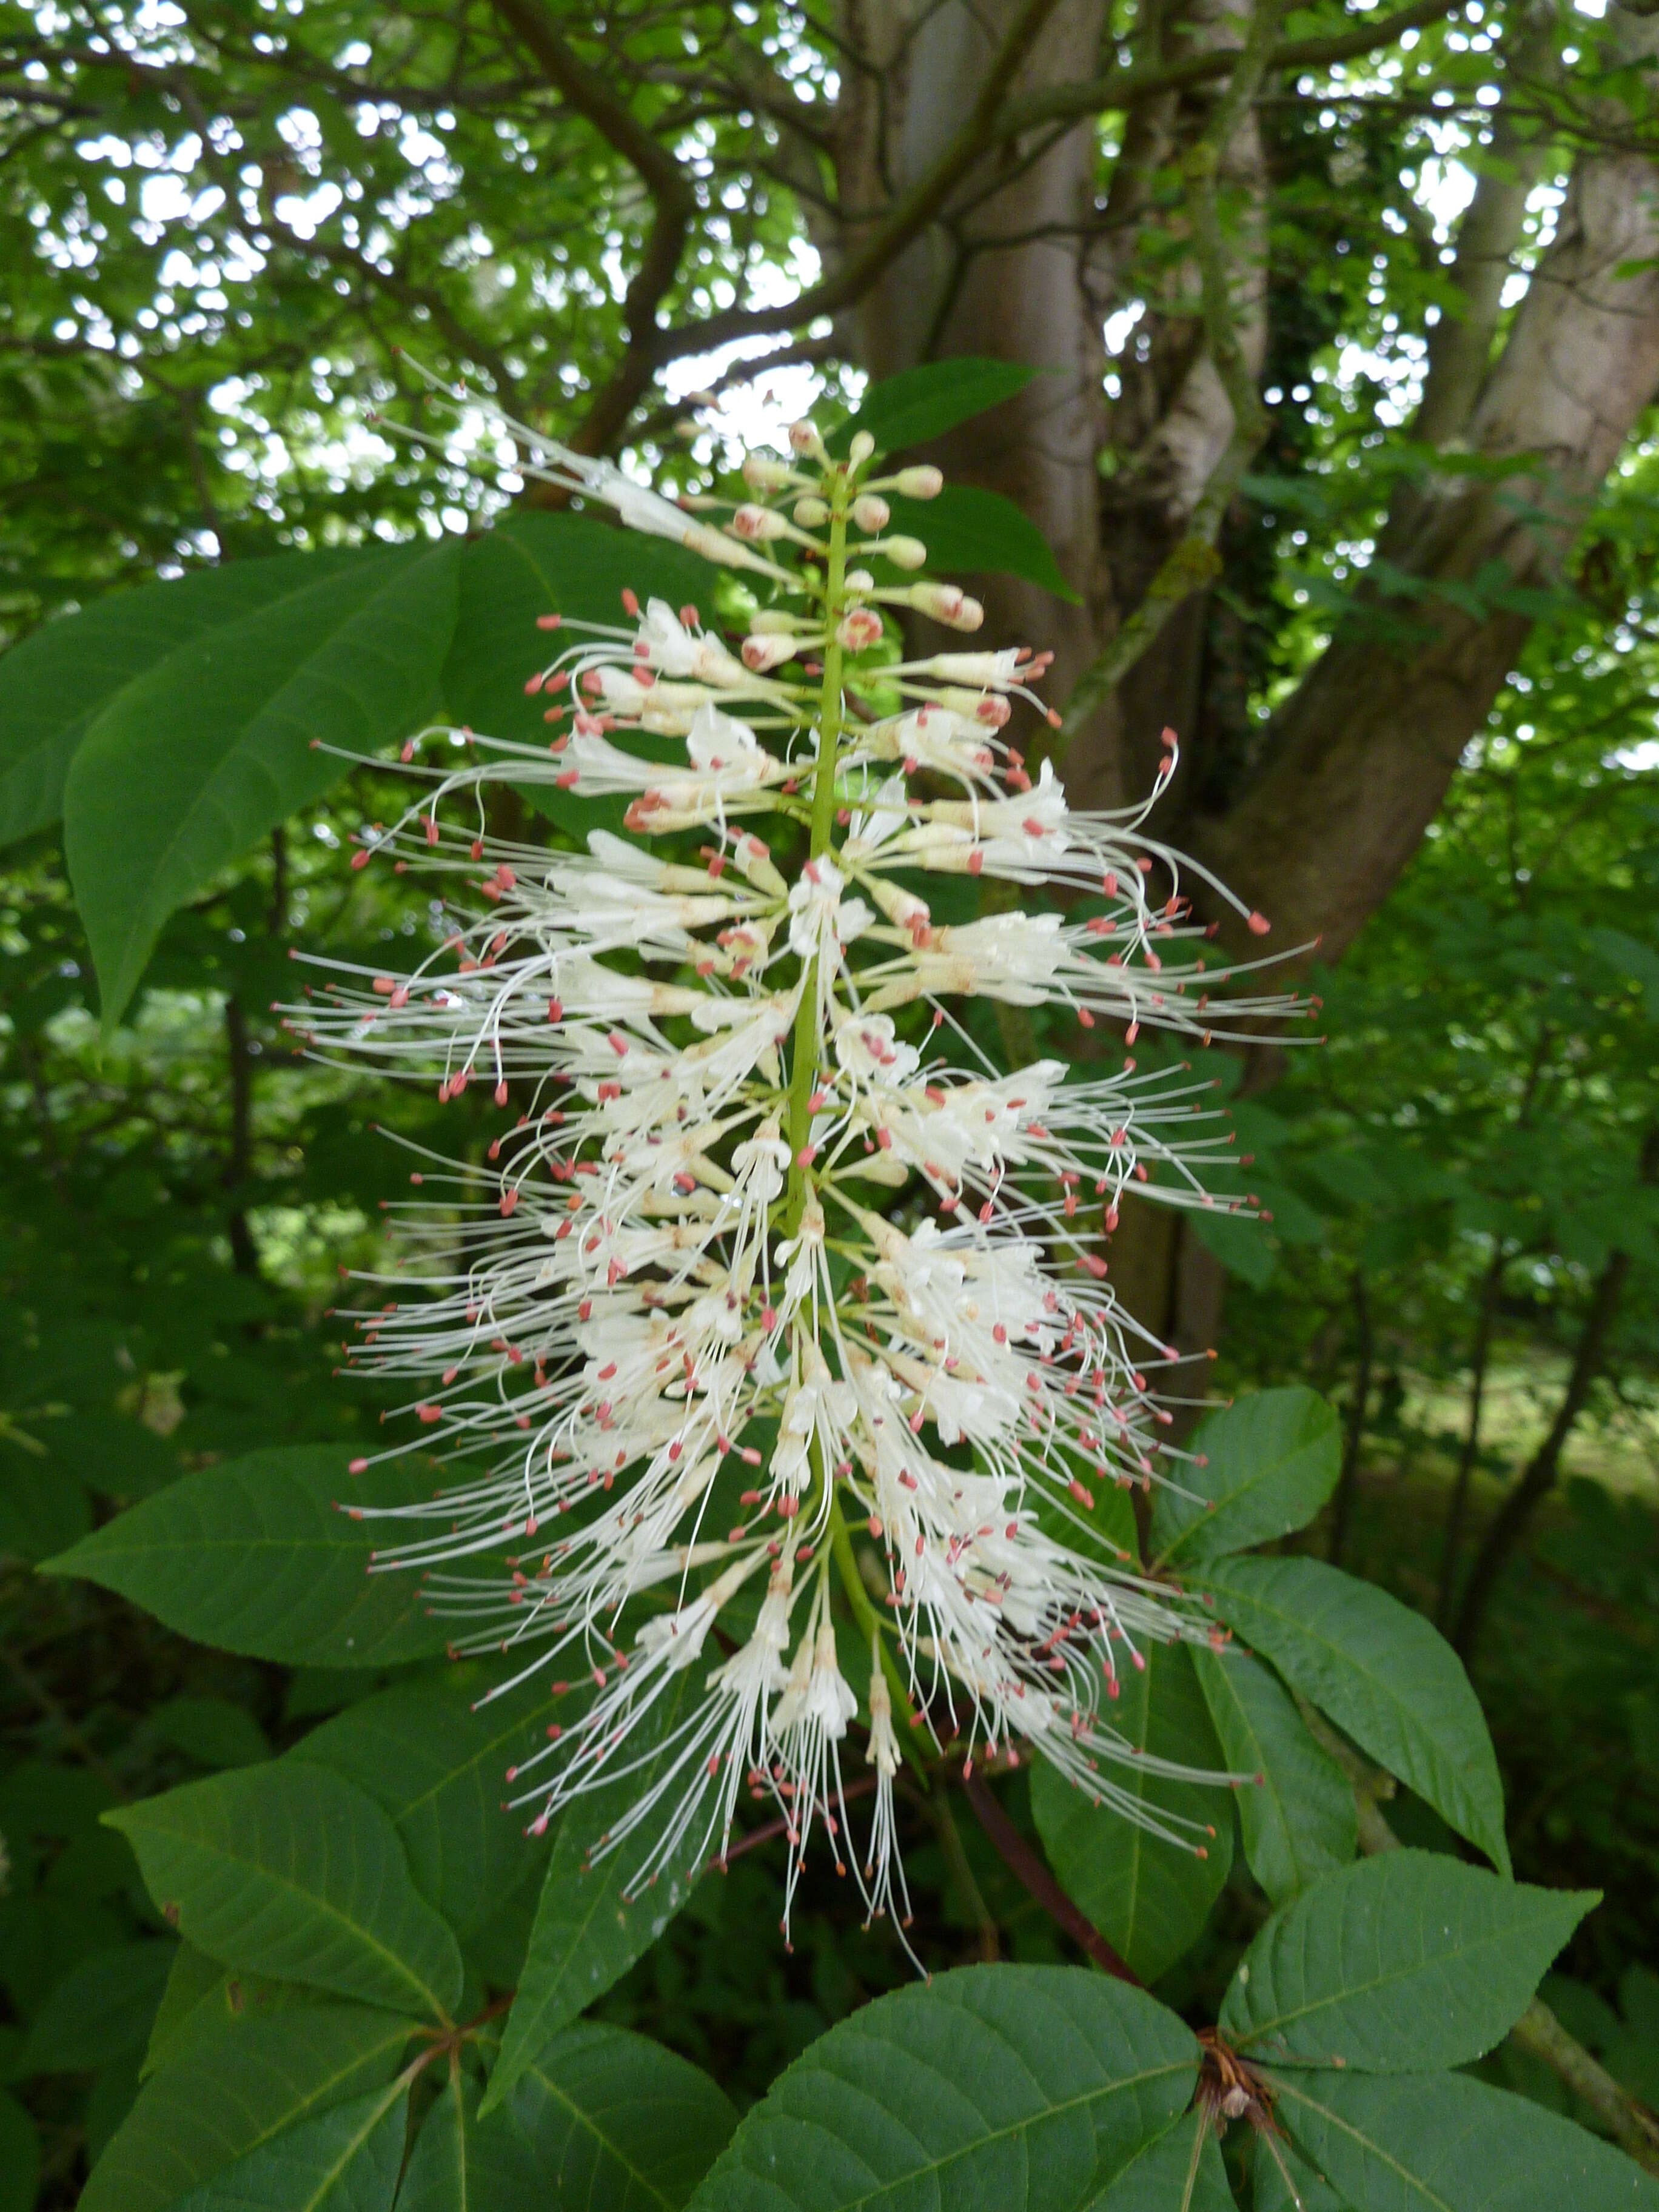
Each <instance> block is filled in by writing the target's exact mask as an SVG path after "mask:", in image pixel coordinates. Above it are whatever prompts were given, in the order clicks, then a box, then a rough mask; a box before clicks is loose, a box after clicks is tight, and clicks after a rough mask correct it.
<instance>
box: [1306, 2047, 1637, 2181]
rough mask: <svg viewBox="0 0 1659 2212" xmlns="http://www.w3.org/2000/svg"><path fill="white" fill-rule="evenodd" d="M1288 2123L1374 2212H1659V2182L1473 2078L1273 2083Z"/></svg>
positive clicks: (1347, 2077)
mask: <svg viewBox="0 0 1659 2212" xmlns="http://www.w3.org/2000/svg"><path fill="white" fill-rule="evenodd" d="M1273 2084H1274V2087H1276V2088H1277V2089H1278V2091H1279V2101H1278V2104H1277V2106H1276V2107H1275V2110H1276V2112H1277V2115H1278V2118H1279V2121H1280V2122H1281V2124H1284V2125H1285V2126H1286V2127H1288V2128H1289V2130H1290V2131H1291V2136H1293V2137H1294V2138H1295V2140H1296V2142H1297V2144H1298V2145H1299V2146H1300V2148H1302V2149H1303V2150H1304V2152H1305V2154H1307V2156H1308V2158H1309V2159H1310V2160H1311V2162H1312V2163H1313V2164H1314V2165H1315V2166H1316V2167H1317V2168H1318V2169H1319V2171H1320V2172H1322V2173H1323V2174H1324V2175H1325V2176H1326V2177H1327V2179H1328V2180H1329V2181H1330V2182H1331V2183H1332V2184H1333V2185H1334V2187H1335V2189H1336V2190H1337V2191H1338V2193H1339V2194H1340V2196H1342V2197H1345V2198H1346V2200H1347V2202H1348V2203H1350V2204H1354V2205H1359V2206H1363V2207H1364V2212H1656V2208H1659V2182H1656V2181H1654V2180H1653V2179H1650V2176H1649V2175H1647V2174H1645V2173H1644V2172H1643V2171H1642V2169H1641V2168H1640V2166H1637V2165H1636V2164H1635V2163H1634V2162H1633V2160H1630V2159H1628V2158H1626V2157H1625V2156H1624V2154H1622V2153H1621V2152H1620V2151H1616V2150H1613V2148H1611V2147H1610V2146H1609V2145H1608V2144H1607V2143H1604V2142H1598V2141H1597V2140H1596V2138H1595V2136H1592V2135H1589V2134H1587V2133H1586V2132H1585V2131H1584V2130H1583V2128H1576V2127H1574V2126H1573V2124H1572V2123H1571V2121H1570V2120H1564V2119H1560V2118H1558V2117H1557V2116H1556V2115H1555V2114H1554V2113H1553V2112H1546V2111H1545V2110H1544V2109H1543V2107H1542V2106H1539V2105H1534V2104H1531V2103H1529V2102H1528V2100H1526V2099H1525V2098H1523V2097H1512V2096H1510V2094H1509V2093H1508V2092H1507V2091H1506V2090H1503V2089H1492V2088H1489V2087H1487V2086H1486V2083H1485V2082H1484V2081H1472V2080H1471V2079H1470V2078H1469V2076H1468V2075H1466V2074H1417V2075H1412V2074H1407V2075H1382V2076H1379V2075H1367V2074H1328V2075H1288V2074H1287V2075H1274V2076H1273Z"/></svg>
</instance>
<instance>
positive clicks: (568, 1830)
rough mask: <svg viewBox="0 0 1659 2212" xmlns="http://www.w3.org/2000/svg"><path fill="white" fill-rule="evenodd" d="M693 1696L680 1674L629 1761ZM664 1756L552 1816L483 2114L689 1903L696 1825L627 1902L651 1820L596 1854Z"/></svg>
mask: <svg viewBox="0 0 1659 2212" xmlns="http://www.w3.org/2000/svg"><path fill="white" fill-rule="evenodd" d="M695 1699H696V1682H695V1681H694V1680H692V1678H691V1676H690V1674H687V1673H685V1672H684V1671H683V1672H682V1673H681V1674H679V1675H678V1677H677V1678H676V1680H675V1685H674V1687H673V1688H672V1689H671V1690H670V1691H668V1692H665V1695H664V1696H663V1698H662V1699H661V1700H660V1702H659V1705H658V1706H657V1707H656V1709H655V1711H653V1714H652V1716H651V1717H650V1718H649V1719H648V1720H647V1721H646V1722H645V1723H641V1729H640V1732H639V1735H638V1737H637V1739H636V1740H635V1741H633V1742H631V1743H630V1746H629V1750H630V1753H631V1754H632V1753H645V1752H646V1751H647V1734H646V1731H647V1729H648V1730H649V1731H650V1738H649V1741H662V1739H663V1738H665V1737H666V1736H669V1735H671V1731H672V1729H673V1728H674V1726H675V1723H676V1722H677V1721H678V1718H679V1717H680V1713H681V1711H682V1709H683V1707H684V1705H685V1704H686V1703H687V1702H688V1701H691V1700H695ZM672 1756H673V1753H672V1748H671V1747H670V1748H669V1749H668V1750H665V1751H664V1752H662V1753H659V1755H658V1757H657V1759H656V1760H655V1761H653V1762H650V1763H647V1765H644V1766H643V1767H642V1768H641V1769H640V1770H639V1771H635V1772H632V1773H629V1774H624V1775H623V1777H622V1778H620V1779H619V1780H617V1781H616V1782H613V1783H611V1784H609V1785H608V1786H607V1787H605V1788H603V1789H599V1790H594V1791H593V1792H592V1795H591V1796H582V1797H579V1798H578V1799H577V1800H576V1801H575V1802H574V1804H573V1805H572V1806H570V1807H569V1808H568V1810H567V1811H566V1812H565V1813H564V1814H562V1816H561V1818H560V1821H559V1826H558V1831H557V1834H556V1838H555V1841H554V1845H553V1857H552V1859H551V1861H550V1863H549V1866H548V1869H547V1879H546V1881H544V1883H543V1885H542V1893H541V1898H540V1901H539V1902H538V1905H537V1907H536V1918H535V1923H534V1925H533V1926H532V1929H531V1931H530V1948H529V1953H528V1954H527V1956H526V1960H525V1963H524V1971H523V1972H522V1973H521V1975H520V1979H519V1993H518V1996H517V1997H516V1998H515V2000H514V2002H513V2009H512V2011H511V2012H510V2013H509V2014H508V2015H507V2033H506V2034H505V2035H504V2037H503V2038H502V2039H501V2056H500V2057H499V2058H498V2059H497V2060H496V2062H495V2070H494V2072H493V2073H492V2074H491V2075H490V2077H489V2090H488V2092H487V2093H486V2095H485V2097H484V2101H483V2110H484V2112H486V2113H489V2112H493V2111H495V2108H496V2107H497V2106H499V2105H500V2104H501V2102H502V2101H503V2100H504V2099H505V2098H506V2097H507V2094H508V2093H509V2092H510V2091H511V2090H512V2088H513V2086H514V2084H515V2083H516V2082H517V2081H519V2080H520V2078H521V2077H522V2075H524V2074H525V2072H526V2069H528V2068H529V2066H530V2065H531V2063H532V2061H533V2060H534V2059H535V2058H536V2057H538V2054H539V2053H540V2052H541V2051H543V2050H544V2049H545V2047H546V2045H548V2044H549V2042H550V2040H551V2039H552V2038H553V2037H554V2036H555V2035H556V2034H557V2033H559V2031H560V2030H561V2029H562V2028H563V2027H567V2026H568V2023H569V2022H570V2021H573V2020H574V2019H575V2018H576V2017H577V2015H579V2014H580V2013H583V2012H586V2009H587V2008H588V2006H589V2005H591V2004H592V2003H593V2002H595V2000H596V1999H597V1998H599V1997H601V1996H604V1995H605V1991H606V1990H608V1989H610V1988H611V1986H612V1984H614V1983H616V1982H617V1981H618V1980H619V1979H620V1978H621V1977H622V1976H623V1974H625V1973H626V1972H628V1969H629V1967H630V1966H632V1965H633V1963H634V1961H635V1959H637V1958H638V1957H640V1955H641V1953H643V1952H645V1951H647V1950H648V1949H649V1948H650V1947H651V1946H652V1944H653V1943H654V1942H656V1940H657V1938H658V1936H660V1935H661V1933H662V1931H663V1929H665V1927H666V1926H667V1925H668V1923H669V1922H670V1921H671V1919H672V1918H673V1917H674V1915H675V1914H676V1913H677V1912H678V1911H679V1909H680V1907H681V1906H682V1905H684V1903H685V1900H686V1899H687V1898H688V1897H689V1896H690V1894H691V1889H692V1885H693V1884H694V1883H695V1882H696V1879H697V1877H698V1875H700V1874H701V1873H702V1871H703V1866H702V1830H703V1822H702V1820H694V1821H693V1823H692V1824H691V1827H690V1832H689V1838H688V1840H687V1842H686V1843H685V1844H683V1845H682V1847H681V1849H680V1850H679V1851H678V1854H677V1855H676V1856H675V1857H673V1858H672V1859H671V1861H670V1862H669V1863H668V1864H667V1865H666V1866H665V1867H664V1869H662V1871H661V1872H660V1873H659V1875H658V1876H657V1878H656V1880H655V1881H652V1882H651V1883H650V1884H649V1885H648V1886H647V1887H643V1888H641V1889H639V1890H638V1891H637V1893H635V1877H636V1875H637V1874H638V1872H639V1869H640V1866H641V1862H642V1860H643V1859H644V1858H645V1857H646V1856H647V1852H648V1850H649V1849H650V1842H651V1838H652V1837H653V1835H654V1834H655V1832H657V1830H659V1828H660V1826H661V1825H662V1820H661V1816H660V1815H659V1818H658V1820H657V1821H656V1822H655V1824H654V1826H644V1827H642V1828H641V1829H640V1830H639V1831H638V1832H635V1834H634V1835H632V1836H630V1837H628V1838H624V1839H623V1841H622V1842H620V1843H618V1844H616V1845H615V1846H614V1847H613V1848H612V1849H611V1850H608V1851H606V1850H603V1849H602V1846H603V1844H604V1843H605V1838H607V1837H608V1836H609V1835H610V1833H611V1829H612V1827H613V1826H614V1825H615V1824H616V1823H617V1821H619V1820H621V1819H622V1818H623V1815H624V1814H626V1813H627V1812H628V1811H629V1809H630V1808H631V1807H633V1806H634V1805H635V1804H636V1803H638V1802H640V1801H641V1799H642V1798H643V1797H644V1796H645V1795H646V1794H647V1792H648V1791H649V1790H650V1788H651V1786H652V1784H653V1781H654V1780H655V1778H657V1776H658V1774H659V1772H660V1771H662V1770H663V1769H664V1768H665V1766H666V1765H668V1764H669V1762H670V1760H671V1758H672ZM596 1850H598V1851H599V1852H600V1856H599V1857H598V1859H597V1860H595V1859H594V1858H593V1853H594V1852H595V1851H596Z"/></svg>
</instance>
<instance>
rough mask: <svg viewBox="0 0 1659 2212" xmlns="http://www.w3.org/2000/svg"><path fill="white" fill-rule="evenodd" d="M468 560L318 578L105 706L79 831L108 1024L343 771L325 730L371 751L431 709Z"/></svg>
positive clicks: (413, 561) (69, 812)
mask: <svg viewBox="0 0 1659 2212" xmlns="http://www.w3.org/2000/svg"><path fill="white" fill-rule="evenodd" d="M459 562H460V548H459V544H454V543H451V544H443V545H439V546H435V547H430V548H427V547H412V548H410V549H409V550H399V551H396V552H389V553H382V554H379V555H376V556H374V557H373V558H372V559H371V558H364V559H360V560H358V561H356V562H352V563H351V564H349V566H344V567H339V568H330V569H328V570H327V571H326V572H325V573H322V574H313V577H312V579H311V580H310V581H309V582H308V583H307V584H305V585H304V586H301V588H298V589H295V590H294V591H292V592H288V593H286V594H285V595H284V596H283V597H282V598H280V599H276V600H274V601H272V602H271V603H270V604H268V605H264V606H262V607H260V608H258V610H256V611H254V612H252V613H250V614H246V615H245V616H243V617H242V618H241V619H240V621H235V622H231V623H223V624H222V625H220V626H218V627H217V628H216V629H213V630H211V631H210V632H207V633H206V634H204V635H199V636H197V637H196V638H193V639H192V640H191V641H188V642H187V643H185V644H184V645H181V646H180V647H178V648H177V649H176V650H175V651H174V652H173V653H169V654H168V655H167V658H166V659H164V660H162V661H160V662H158V663H157V664H155V665H154V666H152V667H151V668H149V669H148V670H147V671H145V672H144V673H143V674H142V675H140V676H139V677H137V678H136V679H135V680H134V681H133V682H132V683H131V684H127V685H125V687H124V688H123V690H121V691H119V692H118V694H117V695H116V696H114V697H113V698H112V699H111V700H110V702H108V703H107V704H106V706H105V707H104V708H102V709H101V710H100V712H99V714H97V715H96V717H95V718H94V720H93V721H92V723H91V724H90V726H88V731H87V733H86V736H85V737H84V738H83V739H82V743H81V744H80V747H79V749H78V750H77V751H76V755H75V757H74V759H73V760H72V761H71V763H70V770H69V778H68V781H67V783H66V784H65V787H64V849H65V853H66V856H67V858H68V861H69V871H70V881H71V882H72V883H73V884H74V886H75V896H76V903H77V904H78V906H79V908H80V909H81V917H82V921H83V922H84V923H85V925H86V931H87V936H88V939H89V940H90V943H91V945H92V951H93V958H94V963H95V964H96V966H97V970H98V981H99V987H100V994H101V997H102V1000H103V1018H104V1024H105V1027H106V1030H107V1029H108V1028H109V1027H110V1026H111V1025H112V1024H113V1023H114V1022H115V1021H117V1020H118V1018H119V1017H120V1014H121V1012H122V1011H123V1009H124V1008H125V1006H126V1004H127V1001H128V1000H130V999H131V996H132V994H133V991H134V990H135V989H136V988H137V983H138V979H139V977H140V976H141V975H142V974H143V969H144V965H145V963H146V962H147V961H148V960H149V955H150V952H151V951H152V950H153V948H154V946H155V940H156V938H157V937H158V936H159V935H160V933H161V925H162V923H163V922H164V921H166V920H167V916H168V915H169V914H171V913H172V912H173V908H175V907H177V906H179V905H182V903H183V902H184V901H185V899H187V898H189V897H191V896H192V895H193V894H194V893H196V892H197V891H198V890H201V889H202V888H203V887H204V885H205V884H208V883H210V882H211V880H212V878H214V877H215V876H216V874H217V873H218V872H219V870H220V869H221V868H223V867H225V866H228V864H229V863H230V862H231V861H233V860H238V859H240V856H241V855H242V854H244V853H245V852H246V850H247V849H248V848H249V847H250V846H251V845H252V844H253V843H254V842H256V840H257V839H258V838H260V837H262V836H264V834H265V833H266V832H267V831H268V830H270V829H275V828H276V824H277V823H279V822H282V821H283V820H285V819H286V818H287V817H288V816H289V814H291V813H292V812H293V811H294V810H295V807H297V806H302V805H306V804H307V802H308V801H309V800H311V799H316V798H318V797H319V796H320V795H321V793H324V792H325V791H326V790H327V789H328V788H329V787H330V786H331V784H333V783H335V782H337V781H338V780H339V778H340V776H341V775H343V773H344V764H343V763H342V762H341V761H340V760H339V759H338V758H337V757H335V756H334V755H333V754H332V753H330V752H317V751H313V750H312V744H313V740H318V741H320V742H321V743H322V744H325V745H329V746H334V747H338V748H342V749H343V750H346V751H349V752H353V753H373V752H374V751H375V750H377V749H378V748H379V747H380V746H381V745H383V744H386V742H387V741H388V740H389V739H391V738H396V737H401V736H403V735H404V734H405V733H406V732H408V731H410V730H411V729H413V728H414V727H415V726H416V724H418V723H419V722H420V720H422V717H423V716H425V715H426V714H428V713H429V712H430V711H431V709H432V708H433V707H434V705H435V703H436V702H437V699H438V696H439V693H438V683H439V675H440V671H441V667H442V665H443V659H444V655H445V653H446V652H447V649H448V646H449V641H450V639H451V637H452V636H453V633H454V628H455V609H456V595H457V583H458V575H459Z"/></svg>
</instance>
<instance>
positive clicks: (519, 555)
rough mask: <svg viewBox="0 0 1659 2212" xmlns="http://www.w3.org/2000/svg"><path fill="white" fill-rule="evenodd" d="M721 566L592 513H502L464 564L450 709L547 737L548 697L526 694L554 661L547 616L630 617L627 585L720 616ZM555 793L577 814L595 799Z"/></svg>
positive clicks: (475, 720) (489, 730) (472, 720)
mask: <svg viewBox="0 0 1659 2212" xmlns="http://www.w3.org/2000/svg"><path fill="white" fill-rule="evenodd" d="M719 573H720V572H719V571H718V570H717V569H715V568H713V567H712V566H711V565H710V563H709V562H707V561H703V560H700V559H699V558H698V556H696V554H695V553H688V552H687V551H686V550H685V549H684V547H683V546H679V545H671V544H669V543H668V542H667V540H666V539H664V538H641V536H640V534H639V533H638V532H637V531H632V530H617V529H613V528H611V527H610V526H608V525H607V524H605V523H603V522H599V521H597V520H594V518H593V517H592V515H586V514H509V515H507V516H505V517H503V519H502V520H501V521H500V522H498V523H497V524H496V525H495V528H494V529H493V530H489V531H486V532H484V534H483V537H481V538H477V539H475V540H474V541H473V542H472V543H471V544H469V545H468V547H467V549H466V551H465V556H463V559H462V562H461V578H460V608H459V619H458V620H457V622H456V624H455V637H454V643H453V645H452V646H451V647H450V649H449V657H448V659H447V660H446V661H445V663H444V670H443V698H444V706H445V709H446V711H447V713H448V714H450V715H451V716H452V717H453V720H456V721H457V722H463V723H465V725H466V726H467V727H468V728H470V729H474V730H477V731H479V732H482V733H483V735H485V736H487V737H492V738H517V739H519V740H520V741H521V742H524V743H526V744H535V743H541V744H545V743H546V741H547V739H548V738H549V737H550V736H551V735H552V734H553V732H550V730H549V729H548V727H547V725H546V722H545V721H544V711H545V709H546V708H547V705H548V703H549V702H548V701H547V700H546V699H545V698H543V697H536V698H527V697H526V696H525V688H524V687H525V679H526V677H528V676H530V675H531V674H532V672H533V671H535V670H537V669H538V668H544V667H545V666H546V665H547V660H548V654H549V650H550V647H549V641H548V639H547V638H546V636H545V635H543V634H542V633H540V632H538V629H537V628H536V617H538V615H545V614H560V615H563V616H564V617H566V618H567V619H568V620H570V621H577V622H603V623H617V622H621V621H623V620H624V619H625V617H624V616H623V608H622V593H623V586H629V588H630V589H632V590H633V591H635V592H637V593H638V594H639V597H640V599H641V600H646V599H653V598H655V599H666V600H667V601H668V602H669V604H670V605H671V606H675V607H680V606H684V605H686V603H687V602H688V601H689V602H690V603H691V604H692V605H696V607H697V608H698V609H699V610H700V611H702V614H703V615H704V616H705V617H707V618H708V619H710V620H712V619H713V617H714V586H715V582H716V580H717V579H718V576H719ZM553 642H554V643H555V644H557V642H558V641H557V640H555V641H553ZM539 797H540V794H539V793H538V799H539ZM555 798H556V799H559V800H560V801H562V802H564V803H565V804H567V805H570V806H571V808H572V810H573V813H574V811H575V810H577V809H581V808H586V807H587V806H588V805H591V802H590V801H587V800H575V801H571V800H569V799H568V795H567V794H566V793H562V792H560V793H552V792H551V791H550V792H549V793H548V796H547V805H548V806H551V805H552V803H553V800H554V799H555Z"/></svg>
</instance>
